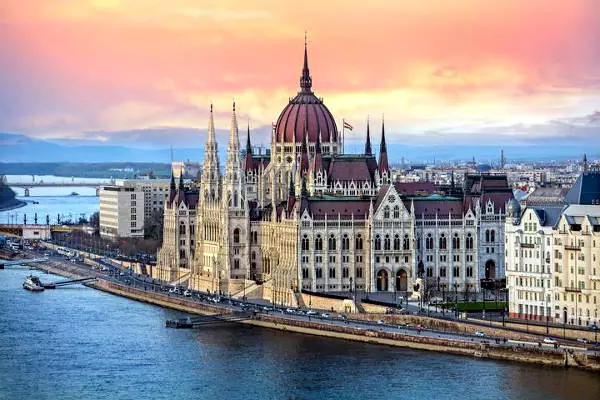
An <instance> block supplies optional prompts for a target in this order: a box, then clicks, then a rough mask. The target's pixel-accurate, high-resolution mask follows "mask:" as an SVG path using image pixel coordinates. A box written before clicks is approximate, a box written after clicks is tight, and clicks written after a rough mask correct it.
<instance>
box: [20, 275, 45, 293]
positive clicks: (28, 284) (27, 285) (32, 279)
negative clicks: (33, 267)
mask: <svg viewBox="0 0 600 400" xmlns="http://www.w3.org/2000/svg"><path fill="white" fill-rule="evenodd" d="M23 289H27V290H31V291H32V292H41V291H43V290H44V285H42V282H40V278H38V277H37V276H34V275H29V276H28V277H27V279H25V282H23Z"/></svg>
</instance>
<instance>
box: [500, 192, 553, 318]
mask: <svg viewBox="0 0 600 400" xmlns="http://www.w3.org/2000/svg"><path fill="white" fill-rule="evenodd" d="M564 208H565V206H563V205H561V204H554V205H539V206H529V207H527V208H524V209H521V207H520V205H519V203H518V202H517V201H516V200H512V201H511V202H510V203H509V205H508V209H507V214H508V215H507V218H506V223H505V228H504V235H505V250H506V251H505V260H506V285H507V287H509V288H510V290H509V297H508V310H509V315H510V316H511V317H513V318H522V319H533V320H544V321H545V320H551V319H552V318H553V314H554V313H553V311H552V310H553V298H554V296H553V292H552V291H553V279H552V277H553V271H552V269H553V265H554V251H553V243H554V241H553V238H552V235H553V230H554V226H555V225H556V223H557V221H558V219H559V218H560V215H561V212H562V211H563V209H564Z"/></svg>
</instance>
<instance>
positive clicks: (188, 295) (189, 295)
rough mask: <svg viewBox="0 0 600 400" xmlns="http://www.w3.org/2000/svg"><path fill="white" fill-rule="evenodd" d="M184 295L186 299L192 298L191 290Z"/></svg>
mask: <svg viewBox="0 0 600 400" xmlns="http://www.w3.org/2000/svg"><path fill="white" fill-rule="evenodd" d="M183 295H184V296H185V297H192V292H190V291H189V290H186V291H185V292H183Z"/></svg>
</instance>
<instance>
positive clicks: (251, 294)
mask: <svg viewBox="0 0 600 400" xmlns="http://www.w3.org/2000/svg"><path fill="white" fill-rule="evenodd" d="M263 284H264V282H260V283H258V282H254V281H253V282H252V283H251V284H250V285H248V286H246V288H245V289H242V290H240V291H238V292H236V293H234V294H233V295H231V297H232V298H234V299H236V300H241V299H242V297H244V294H245V295H246V299H262V298H263Z"/></svg>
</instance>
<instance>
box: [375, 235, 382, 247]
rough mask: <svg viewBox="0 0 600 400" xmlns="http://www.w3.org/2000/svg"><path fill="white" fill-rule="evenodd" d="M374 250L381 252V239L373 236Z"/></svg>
mask: <svg viewBox="0 0 600 400" xmlns="http://www.w3.org/2000/svg"><path fill="white" fill-rule="evenodd" d="M375 250H381V237H380V236H379V235H377V236H375Z"/></svg>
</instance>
